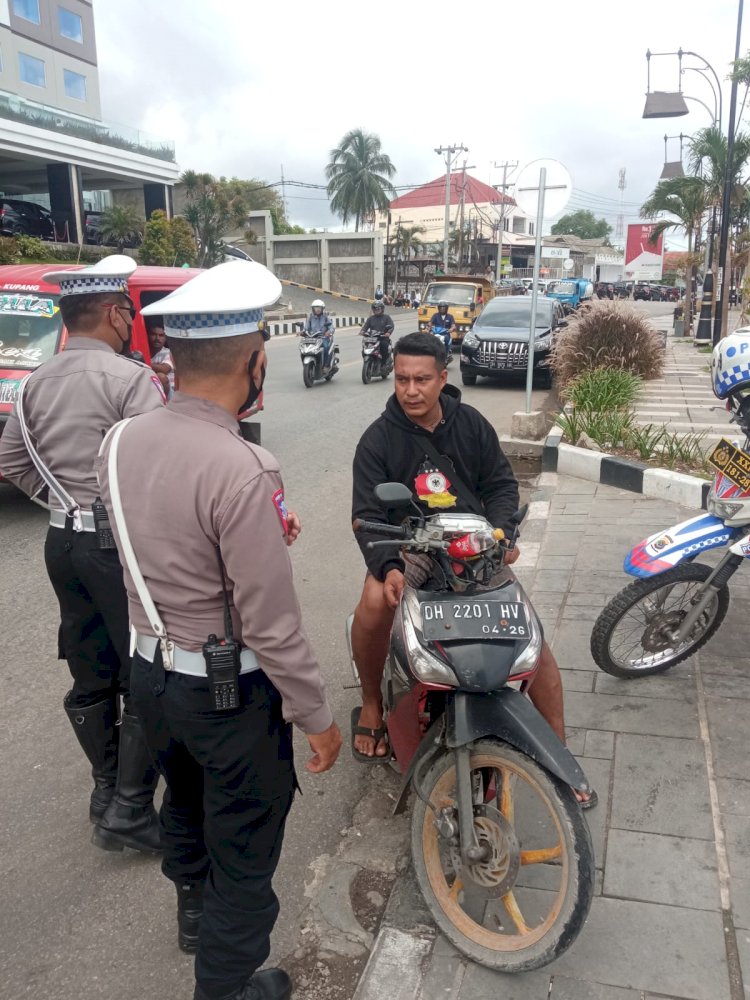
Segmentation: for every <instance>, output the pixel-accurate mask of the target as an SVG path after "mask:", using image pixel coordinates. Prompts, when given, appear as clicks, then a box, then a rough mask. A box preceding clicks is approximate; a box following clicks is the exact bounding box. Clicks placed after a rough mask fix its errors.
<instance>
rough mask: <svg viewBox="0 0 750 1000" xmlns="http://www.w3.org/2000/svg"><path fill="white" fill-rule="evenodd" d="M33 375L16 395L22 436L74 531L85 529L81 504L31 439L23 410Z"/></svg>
mask: <svg viewBox="0 0 750 1000" xmlns="http://www.w3.org/2000/svg"><path fill="white" fill-rule="evenodd" d="M31 375H32V373H31V372H30V373H29V374H28V375H27V376H26V377H25V378H24V379H23V380H22V382H21V384H20V385H19V386H18V395H17V396H16V416H17V417H18V423H19V425H20V427H21V437H22V438H23V443H24V444H25V445H26V451H28V453H29V455H30V457H31V461H32V462H33V463H34V466H35V467H36V470H37V472H38V473H39V475H40V476H41V477H42V479H43V480H44V481H45V483H46V484H47V486H48V487H49V489H50V492H51V493H54V495H55V496H56V497H57V500H58V502H59V504H60V506H61V507H62V508H63V510H64V511H65V513H66V514H67V515H68V516H69V517H72V518H73V531H83V522H82V520H81V508H80V506H79V505H78V503H77V502H76V501H75V500H74V499H73V497H72V496H71V495H70V493H68V491H67V490H66V489H65V487H64V486H63V485H62V484H61V483H60V482H59V481H58V480H57V479H56V478H55V476H54V475H53V474H52V472H51V471H50V469H48V468H47V466H46V465H45V464H44V462H43V461H42V458H41V456H40V454H39V452H38V451H37V450H36V448H35V447H34V442H33V441H32V440H31V434H30V433H29V428H28V427H27V426H26V415H25V414H24V410H23V393H24V389H25V388H26V383H27V382H28V381H29V379H30V378H31Z"/></svg>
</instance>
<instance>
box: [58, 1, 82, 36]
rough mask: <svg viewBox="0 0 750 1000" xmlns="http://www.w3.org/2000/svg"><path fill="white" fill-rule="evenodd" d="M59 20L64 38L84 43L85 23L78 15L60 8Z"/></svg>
mask: <svg viewBox="0 0 750 1000" xmlns="http://www.w3.org/2000/svg"><path fill="white" fill-rule="evenodd" d="M57 18H58V23H59V25H60V34H61V35H62V36H63V38H69V39H70V41H71V42H83V21H82V20H81V18H80V17H79V16H78V14H74V13H73V12H72V11H71V10H66V9H65V8H64V7H58V8H57Z"/></svg>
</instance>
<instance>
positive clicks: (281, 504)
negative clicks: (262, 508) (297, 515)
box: [271, 489, 289, 535]
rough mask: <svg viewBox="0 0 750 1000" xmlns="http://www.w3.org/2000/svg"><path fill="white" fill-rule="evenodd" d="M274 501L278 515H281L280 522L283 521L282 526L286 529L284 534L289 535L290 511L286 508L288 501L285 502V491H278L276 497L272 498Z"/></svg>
mask: <svg viewBox="0 0 750 1000" xmlns="http://www.w3.org/2000/svg"><path fill="white" fill-rule="evenodd" d="M271 499H272V500H273V505H274V507H275V508H276V513H277V514H278V515H279V520H280V521H281V526H282V528H283V529H284V534H285V535H288V534H289V511H288V509H287V506H286V501H285V500H284V491H283V489H282V490H276V492H275V493H274V495H273V496H272V497H271Z"/></svg>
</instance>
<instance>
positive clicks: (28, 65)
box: [18, 52, 47, 87]
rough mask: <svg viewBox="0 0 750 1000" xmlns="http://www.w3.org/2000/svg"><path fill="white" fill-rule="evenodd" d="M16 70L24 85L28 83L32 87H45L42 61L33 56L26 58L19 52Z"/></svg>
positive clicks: (45, 77) (45, 81) (45, 79)
mask: <svg viewBox="0 0 750 1000" xmlns="http://www.w3.org/2000/svg"><path fill="white" fill-rule="evenodd" d="M18 69H19V71H20V74H21V79H22V80H23V82H24V83H30V84H31V86H32V87H46V86H47V75H46V73H45V69H44V61H43V60H42V59H35V58H34V56H27V55H26V54H25V53H24V52H19V53H18Z"/></svg>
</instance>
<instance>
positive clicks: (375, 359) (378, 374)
mask: <svg viewBox="0 0 750 1000" xmlns="http://www.w3.org/2000/svg"><path fill="white" fill-rule="evenodd" d="M382 336H383V335H382V334H381V333H376V332H372V333H370V332H368V333H363V334H362V381H363V382H364V384H365V385H369V384H370V382H372V380H373V379H374V378H381V379H383V381H385V380H386V379H387V378H388V376H389V375H390V374H391V372H392V371H393V351H391V350H389V351H388V354H387V355H386V357H385V358H383V354H382V351H381V348H380V339H381V337H382Z"/></svg>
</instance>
